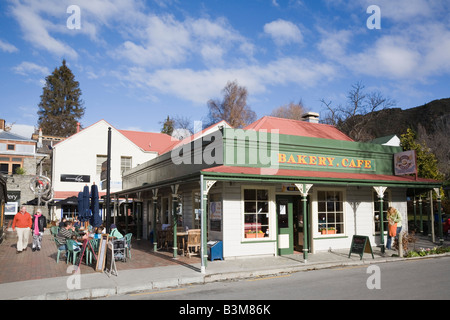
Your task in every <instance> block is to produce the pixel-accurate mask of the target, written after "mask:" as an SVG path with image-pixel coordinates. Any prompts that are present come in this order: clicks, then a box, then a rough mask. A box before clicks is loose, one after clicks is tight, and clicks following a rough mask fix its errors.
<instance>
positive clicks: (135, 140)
mask: <svg viewBox="0 0 450 320" xmlns="http://www.w3.org/2000/svg"><path fill="white" fill-rule="evenodd" d="M108 128H111V186H110V188H111V192H115V191H120V190H122V173H123V171H125V170H127V169H130V168H132V167H135V166H137V165H139V164H141V163H144V162H146V161H148V160H151V159H153V158H156V157H157V156H158V155H159V154H161V153H162V152H163V151H164V150H165V149H167V148H168V147H170V145H173V144H174V143H177V142H178V141H177V140H175V139H173V138H172V137H170V136H169V135H166V134H162V133H152V132H138V131H128V130H117V129H116V128H114V127H113V126H112V125H110V124H109V123H108V122H106V121H105V120H100V121H98V122H96V123H94V124H93V125H91V126H89V127H87V128H85V129H83V130H81V131H78V132H77V133H76V134H74V135H72V136H70V137H69V138H67V139H65V140H64V141H61V142H59V143H57V144H56V145H54V146H53V156H52V157H53V161H52V177H53V181H52V185H53V189H54V200H56V201H58V200H63V199H66V198H68V197H72V196H78V193H79V192H80V191H82V190H83V187H84V186H85V185H88V186H91V185H92V184H94V183H95V184H96V185H98V188H99V194H100V196H102V195H104V194H105V193H106V191H105V190H102V189H103V188H102V183H101V179H100V174H101V167H102V163H103V162H104V161H106V159H107V154H108ZM60 216H61V215H60V214H59V215H58V214H57V216H56V218H57V219H59V218H60Z"/></svg>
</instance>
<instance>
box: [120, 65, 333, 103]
mask: <svg viewBox="0 0 450 320" xmlns="http://www.w3.org/2000/svg"><path fill="white" fill-rule="evenodd" d="M116 76H117V77H119V79H120V80H121V81H124V82H126V83H130V84H133V86H141V87H142V88H149V89H150V90H156V91H157V92H158V93H162V94H168V95H174V96H176V97H178V98H181V99H185V100H188V101H191V102H193V103H196V104H200V105H204V104H205V103H206V102H207V101H208V100H209V99H211V98H214V97H216V96H217V95H218V94H220V91H221V90H222V89H223V87H224V86H225V85H226V83H227V82H228V81H233V80H237V81H238V83H239V84H240V85H242V86H245V87H247V88H248V90H249V93H250V94H251V95H259V94H264V93H266V92H267V91H268V90H269V89H270V87H271V86H275V85H289V84H294V85H297V86H299V87H302V88H310V87H313V86H315V85H317V83H318V82H319V81H327V80H329V79H331V78H333V77H334V76H335V70H334V68H333V67H331V66H330V65H328V64H324V63H317V62H314V61H311V60H307V59H301V58H283V59H279V60H275V61H273V62H270V63H268V64H264V65H262V64H254V65H247V66H242V67H234V68H229V69H225V68H211V69H207V70H198V71H197V70H193V69H190V68H185V69H161V70H157V71H155V72H150V71H148V70H146V69H145V68H142V67H140V68H130V69H129V70H127V72H126V73H125V74H116Z"/></svg>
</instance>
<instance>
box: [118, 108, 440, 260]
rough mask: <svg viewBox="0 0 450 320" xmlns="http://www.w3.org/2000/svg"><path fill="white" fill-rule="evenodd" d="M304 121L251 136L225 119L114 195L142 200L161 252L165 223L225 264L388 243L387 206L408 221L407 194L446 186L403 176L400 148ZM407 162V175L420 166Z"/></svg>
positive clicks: (264, 123) (127, 177) (267, 122)
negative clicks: (218, 253)
mask: <svg viewBox="0 0 450 320" xmlns="http://www.w3.org/2000/svg"><path fill="white" fill-rule="evenodd" d="M305 118H306V119H305V121H296V120H288V119H281V118H275V117H269V116H266V117H263V118H261V119H260V120H258V121H256V122H254V123H252V124H250V125H248V126H247V127H245V128H243V129H233V128H231V127H230V126H229V125H228V124H227V123H226V122H224V121H222V122H220V123H218V124H216V125H215V126H212V127H210V128H208V129H205V130H203V131H202V132H200V133H198V134H196V135H194V136H192V137H190V138H187V139H184V140H183V141H180V143H179V144H178V145H177V146H176V147H175V148H172V149H170V150H168V151H167V152H165V153H163V154H162V155H160V156H159V157H157V158H155V159H153V160H150V161H148V162H146V163H144V164H142V165H139V166H137V167H135V168H133V169H130V170H129V171H127V172H126V173H125V174H124V176H123V189H124V190H123V191H121V192H118V193H116V194H114V195H113V197H116V198H117V197H120V198H125V199H127V203H128V204H129V205H130V206H131V205H133V207H135V206H134V203H139V206H136V207H139V208H140V210H141V211H140V212H138V214H139V217H140V219H139V221H141V223H142V235H143V237H144V238H146V237H149V236H150V234H151V233H152V237H153V241H154V245H155V249H156V248H159V247H161V246H162V245H163V244H162V243H158V241H160V242H161V241H162V240H161V239H160V238H159V237H158V234H157V232H158V230H162V229H161V226H163V227H166V228H167V227H172V228H173V226H176V227H177V228H174V229H172V230H175V232H173V234H175V235H174V239H176V237H177V235H176V233H177V232H183V231H185V230H186V229H189V230H190V229H200V230H201V233H202V248H203V250H204V251H203V252H204V255H203V256H204V258H203V259H202V263H203V264H206V261H205V259H206V256H207V254H206V252H207V245H208V243H209V242H208V241H221V242H222V245H223V252H222V254H223V258H224V259H234V258H239V257H249V256H263V255H289V254H294V253H300V254H303V256H304V259H305V260H306V259H307V257H308V254H314V253H316V252H320V251H324V250H329V249H330V248H331V249H346V248H347V249H348V248H350V246H351V241H352V236H353V235H364V236H367V237H368V238H369V240H370V243H371V244H372V246H384V243H385V241H386V240H385V239H386V232H387V221H386V211H387V208H388V207H389V206H392V207H395V208H396V209H398V210H399V212H400V213H401V214H402V216H403V221H407V195H408V194H413V192H414V191H415V190H416V191H417V190H418V191H421V192H423V191H424V190H433V188H438V187H440V186H441V184H440V182H438V181H432V180H425V179H421V178H416V177H414V176H412V175H396V174H394V173H395V170H394V158H395V155H396V154H399V153H401V152H402V151H403V150H402V148H401V147H396V146H386V145H381V144H375V143H360V142H355V141H353V140H352V139H350V138H349V137H348V136H346V135H345V134H343V133H342V132H340V131H339V130H337V129H336V128H335V127H333V126H330V125H326V124H320V123H318V121H316V120H317V119H314V115H313V118H312V119H311V117H308V116H307V117H305ZM404 160H405V159H403V163H402V165H403V169H408V168H409V167H413V166H414V163H413V162H411V161H404ZM406 160H408V159H406ZM412 169H414V168H412ZM381 211H382V212H381ZM403 225H404V228H403V230H405V228H407V223H404V224H403ZM383 235H384V236H383ZM173 250H174V256H175V257H176V255H177V254H179V253H178V252H179V251H178V250H177V249H176V248H175V246H173ZM202 266H203V265H202Z"/></svg>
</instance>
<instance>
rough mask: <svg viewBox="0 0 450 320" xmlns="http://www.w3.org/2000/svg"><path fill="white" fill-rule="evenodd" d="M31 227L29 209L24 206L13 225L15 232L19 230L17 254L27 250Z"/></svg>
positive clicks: (15, 217)
mask: <svg viewBox="0 0 450 320" xmlns="http://www.w3.org/2000/svg"><path fill="white" fill-rule="evenodd" d="M31 225H32V221H31V215H30V214H29V213H28V212H27V207H25V206H22V207H21V208H20V211H19V212H18V213H16V215H15V216H14V220H13V223H12V229H13V231H14V230H17V238H18V239H17V251H16V253H21V252H22V251H24V250H27V246H28V239H29V236H30V229H31Z"/></svg>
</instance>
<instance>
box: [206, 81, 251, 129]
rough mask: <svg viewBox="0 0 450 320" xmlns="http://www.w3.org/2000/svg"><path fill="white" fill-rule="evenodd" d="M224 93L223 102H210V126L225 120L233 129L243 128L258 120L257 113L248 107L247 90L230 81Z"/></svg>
mask: <svg viewBox="0 0 450 320" xmlns="http://www.w3.org/2000/svg"><path fill="white" fill-rule="evenodd" d="M222 93H223V99H222V101H220V100H217V99H215V100H213V99H211V100H209V101H208V110H209V115H208V121H209V123H208V125H212V124H214V123H217V122H219V121H221V120H225V121H227V122H228V123H229V124H230V126H232V127H233V128H242V127H245V126H246V125H248V124H250V123H252V122H253V121H255V120H256V113H255V112H254V111H253V110H252V109H251V108H250V106H248V105H247V95H248V91H247V88H245V87H241V86H239V84H238V83H237V81H233V82H230V81H229V82H228V83H227V85H226V86H225V87H224V88H223V90H222Z"/></svg>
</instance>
